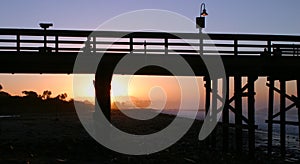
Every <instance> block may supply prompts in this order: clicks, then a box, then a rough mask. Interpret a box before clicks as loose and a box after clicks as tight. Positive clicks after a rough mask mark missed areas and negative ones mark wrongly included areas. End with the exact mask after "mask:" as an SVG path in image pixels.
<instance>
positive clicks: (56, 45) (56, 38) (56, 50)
mask: <svg viewBox="0 0 300 164" xmlns="http://www.w3.org/2000/svg"><path fill="white" fill-rule="evenodd" d="M55 52H58V35H55Z"/></svg>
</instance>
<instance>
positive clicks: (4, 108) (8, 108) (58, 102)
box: [0, 85, 92, 115]
mask: <svg viewBox="0 0 300 164" xmlns="http://www.w3.org/2000/svg"><path fill="white" fill-rule="evenodd" d="M2 89H3V87H2V85H0V115H19V114H30V113H65V112H68V113H74V114H76V111H75V107H74V102H75V101H74V100H73V99H70V100H67V97H68V95H67V94H66V93H62V94H59V95H57V96H56V97H51V95H52V92H51V91H49V90H45V91H44V92H43V94H41V95H39V94H38V93H36V92H35V91H22V94H23V96H12V95H10V94H9V93H7V92H4V91H2ZM76 103H79V105H81V106H83V107H85V109H87V108H88V109H92V105H91V104H87V103H85V102H81V101H76Z"/></svg>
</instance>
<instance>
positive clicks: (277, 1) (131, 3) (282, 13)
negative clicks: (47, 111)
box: [0, 0, 300, 100]
mask: <svg viewBox="0 0 300 164" xmlns="http://www.w3.org/2000/svg"><path fill="white" fill-rule="evenodd" d="M202 2H205V3H206V9H207V12H208V14H209V15H208V17H207V18H206V28H205V29H204V32H207V33H246V34H249V33H254V34H287V35H299V34H300V21H299V20H298V19H299V15H300V10H299V6H300V1H298V0H285V1H284V0H252V1H242V0H206V1H196V0H122V1H121V0H106V1H104V0H42V1H41V0H26V1H22V0H1V5H0V28H30V29H32V28H37V29H38V28H39V26H38V24H39V23H40V22H52V23H54V27H53V28H52V29H80V30H86V29H95V28H97V27H98V26H99V25H101V24H102V23H104V22H105V21H107V20H109V19H112V18H114V17H116V16H118V15H120V14H123V13H126V12H130V11H134V10H141V9H161V10H168V11H172V12H175V13H178V14H181V15H183V16H185V17H187V18H189V19H191V20H193V21H194V20H195V17H197V16H199V14H200V4H201V3H202ZM116 78H117V77H116ZM87 79H88V78H87ZM156 80H157V79H156ZM116 81H117V82H114V83H115V86H116V85H120V83H122V82H120V81H122V80H121V77H119V79H118V80H116ZM118 81H119V84H118ZM148 81H149V80H148ZM150 81H151V80H150ZM152 81H155V80H153V79H152ZM165 81H167V80H166V79H165ZM87 83H91V82H90V79H89V82H87ZM140 83H141V84H142V82H140ZM149 83H150V82H149ZM259 83H261V84H260V85H264V83H265V81H264V80H261V82H259ZM0 84H1V85H2V86H3V87H4V90H5V91H7V92H10V93H12V94H14V95H16V94H21V91H23V90H34V91H37V92H38V93H40V94H41V93H42V91H43V90H51V91H52V92H53V94H54V95H57V94H60V93H64V92H67V93H68V94H69V97H72V96H73V95H72V93H71V92H72V89H73V88H72V75H44V74H43V75H40V74H38V75H20V74H14V75H10V74H5V75H4V74H2V75H0ZM141 84H140V85H141ZM199 85H202V83H199ZM82 88H83V90H86V91H83V92H85V94H83V95H82V97H86V96H92V95H93V90H92V88H91V86H84V87H82ZM166 90H170V92H171V90H172V88H171V89H166ZM264 90H266V89H264ZM291 90H292V91H294V89H293V88H292V89H291ZM264 92H265V91H263V93H262V95H261V98H260V99H263V97H265V93H264ZM171 95H172V94H171ZM173 99H174V100H175V98H173Z"/></svg>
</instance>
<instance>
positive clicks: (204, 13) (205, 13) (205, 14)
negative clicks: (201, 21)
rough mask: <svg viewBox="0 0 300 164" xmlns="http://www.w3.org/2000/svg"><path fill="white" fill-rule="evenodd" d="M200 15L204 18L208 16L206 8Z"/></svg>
mask: <svg viewBox="0 0 300 164" xmlns="http://www.w3.org/2000/svg"><path fill="white" fill-rule="evenodd" d="M200 15H201V16H203V17H205V16H207V15H208V14H207V12H206V9H205V8H204V9H203V10H202V12H201V14H200Z"/></svg>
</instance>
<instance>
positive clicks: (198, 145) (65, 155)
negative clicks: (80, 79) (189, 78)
mask: <svg viewBox="0 0 300 164" xmlns="http://www.w3.org/2000/svg"><path fill="white" fill-rule="evenodd" d="M173 119H174V116H171V115H166V114H160V115H159V116H157V117H155V118H154V119H151V120H150V121H135V120H132V119H129V118H127V117H125V116H124V115H123V114H121V112H120V111H117V110H114V111H112V122H113V124H114V125H115V126H116V127H118V128H119V129H121V130H123V131H127V132H130V133H134V134H150V133H153V132H156V131H159V130H161V129H163V128H164V127H166V126H167V125H169V123H171V122H172V120H173ZM200 128H201V121H195V122H194V124H193V126H192V127H191V129H190V130H189V131H188V133H187V134H186V135H184V137H183V138H182V139H180V140H179V141H178V142H177V143H176V144H174V145H172V146H171V147H169V148H167V149H165V150H163V151H161V152H158V153H154V154H150V155H142V156H133V155H124V154H120V153H117V152H113V151H111V150H109V149H107V148H105V147H103V146H101V145H100V144H98V143H97V142H96V141H95V140H94V139H93V138H91V137H90V136H89V135H88V133H87V132H86V131H85V129H84V128H83V126H82V125H81V123H80V121H79V119H78V117H77V115H76V114H74V113H59V114H54V113H51V114H50V113H49V114H47V113H38V114H24V115H21V116H20V117H15V118H1V119H0V129H1V131H0V141H1V143H0V163H220V162H221V163H262V162H264V163H265V162H271V163H283V162H289V161H292V162H295V161H297V160H299V156H297V154H295V153H294V152H293V150H290V151H292V152H291V153H289V154H290V155H289V158H287V159H281V158H280V157H279V155H278V153H276V151H277V150H276V149H277V147H278V146H276V145H275V153H274V155H273V157H271V158H268V157H267V155H266V147H265V146H264V145H265V142H266V140H265V139H264V137H263V136H264V134H263V133H257V137H256V138H257V140H256V144H257V146H258V147H257V153H256V155H255V157H254V158H249V157H248V156H247V154H246V153H245V155H234V154H235V152H234V144H233V143H234V140H235V139H234V137H233V136H234V135H233V132H234V130H230V133H231V137H230V140H231V141H230V145H229V146H230V150H231V151H230V152H229V153H222V151H221V150H222V147H221V145H222V142H221V136H222V135H221V127H220V126H218V127H217V136H218V137H217V143H216V145H217V148H216V149H211V148H210V147H209V146H206V144H205V142H203V141H199V140H198V134H199V131H200ZM245 133H246V132H245ZM275 139H276V138H275ZM243 140H244V141H245V142H246V141H247V138H246V135H244V139H243ZM231 143H232V144H231ZM296 149H297V148H296ZM245 151H246V149H245ZM294 151H295V152H296V151H299V150H298V149H297V150H294ZM298 162H299V161H298Z"/></svg>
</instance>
